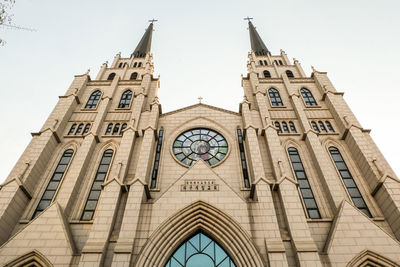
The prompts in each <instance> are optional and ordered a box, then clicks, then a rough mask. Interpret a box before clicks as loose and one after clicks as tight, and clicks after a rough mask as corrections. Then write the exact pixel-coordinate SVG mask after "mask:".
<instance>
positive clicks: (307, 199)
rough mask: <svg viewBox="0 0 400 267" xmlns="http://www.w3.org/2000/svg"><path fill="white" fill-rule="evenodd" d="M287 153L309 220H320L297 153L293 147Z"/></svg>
mask: <svg viewBox="0 0 400 267" xmlns="http://www.w3.org/2000/svg"><path fill="white" fill-rule="evenodd" d="M288 152H289V158H290V161H291V162H292V167H293V171H294V174H295V175H296V178H297V182H298V183H299V188H300V192H301V196H302V197H303V200H304V205H305V206H306V209H307V213H308V216H309V217H310V218H311V219H320V218H321V215H320V213H319V210H318V206H317V202H316V201H315V198H314V194H313V192H312V189H311V186H310V183H309V181H308V178H307V174H306V171H305V170H304V166H303V163H302V162H301V158H300V155H299V152H298V151H297V149H296V148H294V147H289V149H288Z"/></svg>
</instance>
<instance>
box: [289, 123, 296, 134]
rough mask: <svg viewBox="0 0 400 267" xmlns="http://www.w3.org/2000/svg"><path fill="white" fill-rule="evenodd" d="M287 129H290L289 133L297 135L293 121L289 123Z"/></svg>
mask: <svg viewBox="0 0 400 267" xmlns="http://www.w3.org/2000/svg"><path fill="white" fill-rule="evenodd" d="M289 127H290V131H292V133H297V130H296V126H294V123H293V121H289Z"/></svg>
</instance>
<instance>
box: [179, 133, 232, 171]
mask: <svg viewBox="0 0 400 267" xmlns="http://www.w3.org/2000/svg"><path fill="white" fill-rule="evenodd" d="M172 150H173V152H174V155H175V157H176V158H177V159H178V160H179V161H181V162H182V163H183V164H185V165H187V166H191V165H192V164H193V162H194V161H196V160H198V159H203V160H204V161H205V162H207V163H208V164H210V165H211V166H212V165H214V164H217V163H218V162H220V161H221V160H222V159H223V158H224V157H225V156H226V154H227V153H228V143H227V142H226V140H225V138H224V137H223V136H222V135H221V134H219V133H217V132H215V131H213V130H210V129H203V128H197V129H192V130H189V131H186V132H184V133H182V134H181V135H179V136H178V137H177V138H176V139H175V141H174V144H173V145H172Z"/></svg>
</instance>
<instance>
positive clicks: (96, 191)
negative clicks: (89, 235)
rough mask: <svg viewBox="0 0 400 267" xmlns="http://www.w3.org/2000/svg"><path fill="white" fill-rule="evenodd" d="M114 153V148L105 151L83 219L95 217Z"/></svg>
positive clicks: (88, 219) (87, 219)
mask: <svg viewBox="0 0 400 267" xmlns="http://www.w3.org/2000/svg"><path fill="white" fill-rule="evenodd" d="M113 153H114V151H113V150H112V149H107V150H106V151H104V154H103V157H102V158H101V161H100V165H99V168H98V169H97V172H96V176H95V177H94V181H93V184H92V187H91V188H90V192H89V195H88V198H87V200H86V205H85V208H84V211H83V213H82V217H81V220H82V221H90V220H91V219H92V218H93V215H94V211H95V210H96V206H97V202H98V200H99V197H100V193H101V185H102V184H103V183H104V180H105V179H106V176H107V173H108V168H109V167H110V164H111V159H112V156H113Z"/></svg>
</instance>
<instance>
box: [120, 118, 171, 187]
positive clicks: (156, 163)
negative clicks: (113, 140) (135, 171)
mask: <svg viewBox="0 0 400 267" xmlns="http://www.w3.org/2000/svg"><path fill="white" fill-rule="evenodd" d="M125 125H126V124H125ZM122 126H124V125H122ZM163 136H164V130H163V129H160V131H158V140H157V147H156V155H155V157H154V166H153V172H152V173H151V183H150V188H156V185H157V174H158V169H159V168H160V158H161V156H160V155H161V147H162V141H163Z"/></svg>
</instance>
